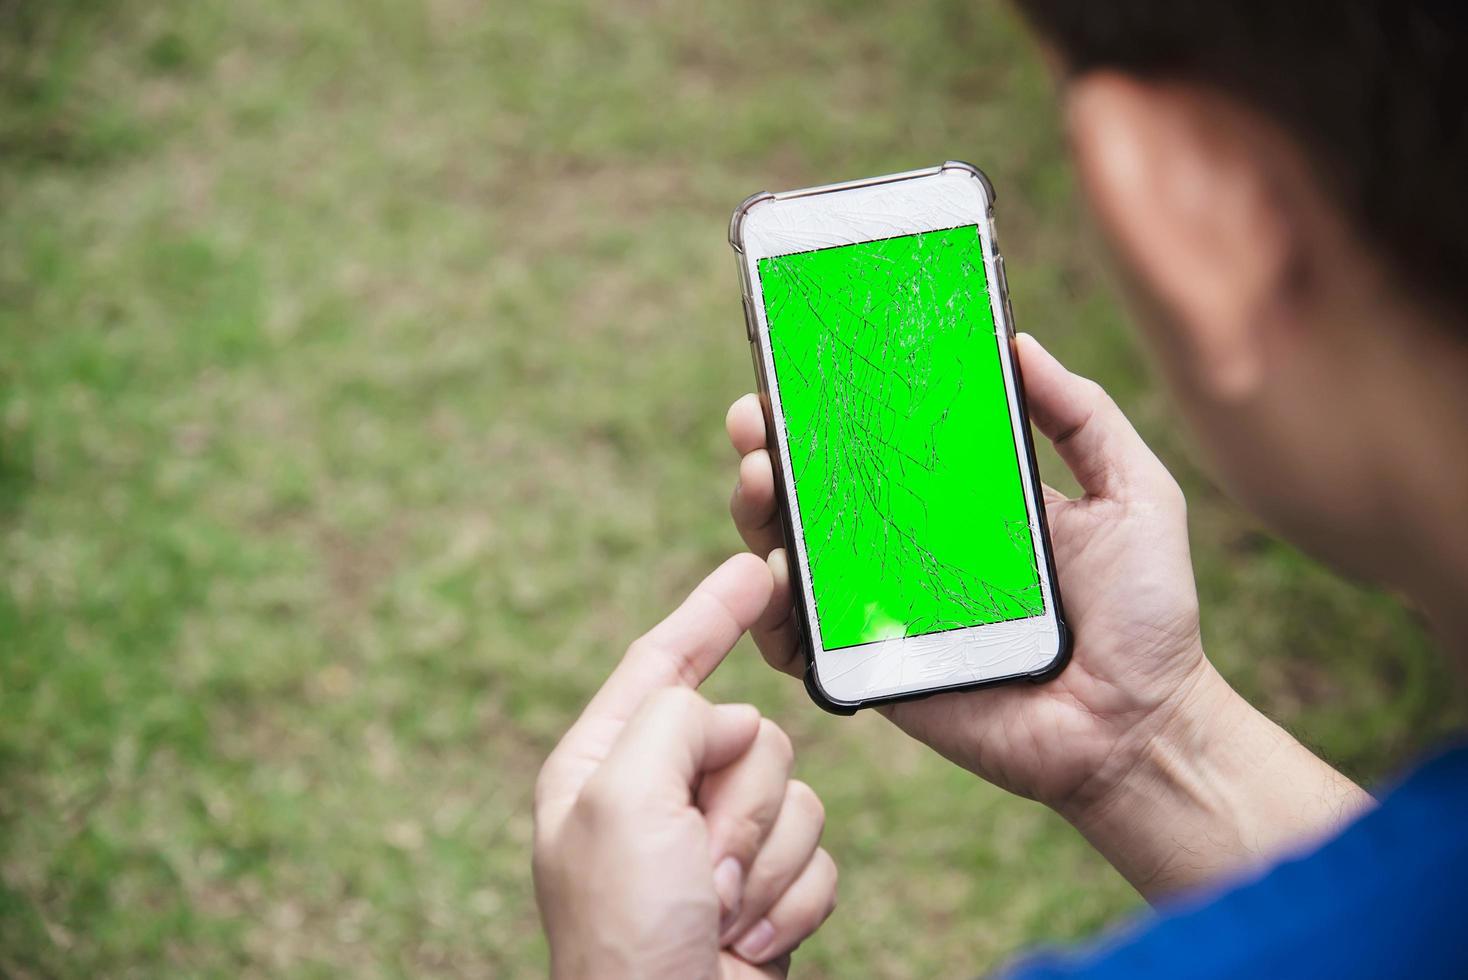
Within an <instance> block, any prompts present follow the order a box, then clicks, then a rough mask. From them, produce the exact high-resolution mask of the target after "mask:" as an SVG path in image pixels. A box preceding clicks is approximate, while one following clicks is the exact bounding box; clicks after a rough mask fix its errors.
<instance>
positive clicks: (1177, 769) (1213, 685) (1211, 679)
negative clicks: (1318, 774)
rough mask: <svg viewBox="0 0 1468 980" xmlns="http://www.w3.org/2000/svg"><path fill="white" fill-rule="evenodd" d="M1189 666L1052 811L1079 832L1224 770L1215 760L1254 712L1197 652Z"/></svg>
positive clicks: (1194, 788) (1201, 785) (1187, 791)
mask: <svg viewBox="0 0 1468 980" xmlns="http://www.w3.org/2000/svg"><path fill="white" fill-rule="evenodd" d="M1194 662H1195V664H1196V666H1195V667H1194V668H1193V669H1192V670H1190V671H1189V673H1188V675H1187V676H1186V677H1185V678H1184V679H1183V680H1182V682H1180V683H1179V684H1178V685H1177V686H1176V688H1175V689H1174V691H1173V693H1172V695H1171V696H1170V697H1168V698H1167V699H1166V700H1165V701H1163V702H1161V703H1159V704H1158V705H1157V706H1155V707H1153V708H1152V709H1150V710H1149V711H1147V712H1146V714H1145V716H1143V717H1140V718H1129V719H1127V720H1126V723H1125V730H1124V731H1123V732H1122V733H1120V734H1119V735H1118V736H1117V738H1116V741H1115V744H1114V745H1113V746H1112V748H1111V751H1110V752H1108V754H1107V755H1106V757H1105V758H1104V759H1103V760H1101V762H1100V764H1099V765H1098V766H1097V767H1096V770H1095V772H1093V773H1092V774H1091V776H1090V778H1089V779H1087V780H1086V781H1085V782H1084V783H1082V784H1081V785H1080V786H1079V787H1078V788H1077V789H1076V790H1075V791H1074V792H1072V793H1070V794H1069V795H1068V796H1067V797H1066V798H1065V799H1063V800H1059V801H1055V802H1052V803H1051V808H1052V809H1054V810H1055V811H1056V812H1057V813H1059V814H1060V815H1061V816H1063V817H1065V819H1066V820H1068V821H1069V822H1070V823H1072V824H1074V825H1075V826H1076V827H1078V828H1080V829H1082V830H1084V828H1085V827H1087V826H1090V825H1093V824H1096V823H1099V822H1100V821H1102V820H1104V819H1108V818H1109V817H1110V815H1112V814H1115V813H1117V812H1118V811H1122V812H1125V811H1129V810H1133V809H1135V808H1137V807H1139V806H1146V805H1148V804H1149V803H1150V804H1152V805H1156V804H1159V803H1161V802H1163V801H1164V800H1167V799H1170V798H1174V797H1182V798H1188V797H1196V796H1199V795H1200V794H1202V793H1204V792H1206V789H1207V786H1206V775H1207V773H1208V771H1209V770H1211V769H1214V768H1216V767H1218V766H1223V765H1227V763H1226V761H1225V760H1221V759H1215V758H1213V756H1215V755H1216V754H1218V753H1219V751H1220V749H1221V748H1223V747H1225V746H1227V745H1228V743H1229V739H1230V736H1231V734H1232V733H1236V732H1237V731H1238V730H1239V729H1240V728H1242V727H1244V726H1246V725H1247V724H1248V722H1249V721H1250V720H1251V719H1250V718H1249V716H1250V715H1251V714H1252V715H1258V712H1256V711H1255V710H1254V708H1253V707H1251V706H1250V705H1249V704H1248V702H1246V701H1244V699H1243V698H1241V697H1240V696H1239V695H1238V693H1237V692H1235V691H1234V689H1233V688H1232V687H1230V686H1229V684H1228V682H1227V681H1226V680H1224V678H1223V676H1222V675H1221V674H1219V673H1218V671H1217V670H1215V669H1214V667H1213V665H1212V664H1210V663H1209V662H1208V660H1207V658H1206V657H1205V656H1203V654H1202V652H1201V650H1200V651H1199V652H1198V653H1197V655H1196V658H1195V661H1194ZM1259 717H1262V716H1259ZM1198 802H1202V801H1198Z"/></svg>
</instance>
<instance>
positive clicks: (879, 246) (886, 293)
mask: <svg viewBox="0 0 1468 980" xmlns="http://www.w3.org/2000/svg"><path fill="white" fill-rule="evenodd" d="M758 272H759V277H760V283H761V286H762V290H763V294H764V304H765V314H766V320H767V322H768V324H769V335H770V342H771V353H772V359H773V362H774V366H775V371H776V376H777V380H778V383H779V387H780V401H781V404H782V407H783V414H784V424H785V427H786V439H787V443H788V446H789V454H790V464H791V473H792V477H793V482H794V484H795V497H796V506H797V507H798V509H799V514H800V524H801V529H802V535H803V537H804V540H805V550H806V554H807V565H808V570H809V576H810V588H811V590H812V592H813V594H814V598H815V606H816V615H817V618H818V620H819V627H820V634H821V637H822V645H823V646H824V647H825V649H827V650H836V649H842V648H847V647H855V646H860V645H862V644H866V643H872V642H875V641H879V640H887V639H892V638H895V637H903V636H921V635H925V634H930V633H941V632H945V631H948V630H954V629H961V628H964V627H970V626H980V625H984V624H989V623H998V622H1004V621H1008V620H1015V619H1025V618H1029V617H1033V616H1039V615H1042V614H1043V613H1044V611H1045V608H1044V606H1045V604H1044V596H1043V594H1042V591H1041V588H1040V578H1039V572H1038V569H1037V567H1036V561H1035V545H1034V540H1033V537H1032V533H1033V532H1032V529H1031V526H1030V523H1029V515H1028V511H1027V509H1026V503H1025V497H1024V487H1023V483H1022V482H1021V476H1020V468H1019V467H1020V452H1019V449H1018V448H1017V447H1016V445H1015V440H1014V429H1013V423H1012V421H1011V418H1010V412H1009V400H1008V397H1007V394H1006V391H1005V385H1004V376H1003V368H1002V365H1001V363H1000V359H999V344H1000V343H1001V339H1000V338H999V336H998V335H997V333H996V330H995V325H994V319H993V313H992V311H991V307H990V302H989V295H988V283H987V281H986V277H985V273H984V257H983V246H982V244H981V241H980V238H979V232H978V228H977V226H975V225H966V226H962V227H957V228H948V229H942V230H938V231H928V232H921V233H918V234H912V235H902V236H899V237H894V238H887V239H882V240H880V241H870V242H860V243H856V244H851V245H840V246H835V247H831V248H822V249H816V250H813V251H806V252H797V253H793V254H789V255H780V256H773V257H770V258H764V259H760V260H759V263H758Z"/></svg>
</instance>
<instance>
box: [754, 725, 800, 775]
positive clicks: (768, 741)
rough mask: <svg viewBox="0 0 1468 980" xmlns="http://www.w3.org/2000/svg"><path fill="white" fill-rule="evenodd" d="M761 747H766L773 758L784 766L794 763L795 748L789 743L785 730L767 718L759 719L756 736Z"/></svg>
mask: <svg viewBox="0 0 1468 980" xmlns="http://www.w3.org/2000/svg"><path fill="white" fill-rule="evenodd" d="M757 738H758V739H759V742H760V744H761V745H763V746H765V747H766V751H768V752H770V753H771V754H772V755H773V756H774V757H775V758H777V759H779V760H780V761H781V763H783V764H784V765H787V766H788V765H789V764H791V763H792V762H794V761H795V746H794V744H792V743H791V741H790V736H789V735H786V734H785V730H784V729H783V728H781V727H780V726H779V725H777V724H775V723H774V722H773V721H771V720H770V719H768V718H761V719H760V722H759V735H758V736H757Z"/></svg>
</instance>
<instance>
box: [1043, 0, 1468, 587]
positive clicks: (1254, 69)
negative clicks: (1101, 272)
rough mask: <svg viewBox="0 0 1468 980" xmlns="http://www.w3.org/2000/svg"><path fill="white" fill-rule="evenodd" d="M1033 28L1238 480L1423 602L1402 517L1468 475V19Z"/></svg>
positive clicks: (1320, 542) (1276, 512)
mask: <svg viewBox="0 0 1468 980" xmlns="http://www.w3.org/2000/svg"><path fill="white" fill-rule="evenodd" d="M1018 5H1019V7H1020V9H1021V10H1022V12H1023V13H1024V14H1025V15H1026V17H1027V18H1028V19H1029V20H1030V22H1031V23H1032V24H1033V25H1034V27H1035V28H1036V30H1037V31H1038V33H1039V35H1040V38H1041V41H1042V43H1043V44H1044V45H1045V47H1046V49H1047V50H1048V51H1049V53H1050V54H1052V55H1053V57H1054V59H1055V61H1056V63H1057V64H1058V66H1059V68H1060V71H1061V74H1062V76H1063V78H1064V89H1063V91H1064V99H1065V112H1066V119H1067V125H1068V129H1069V133H1070V137H1071V142H1072V145H1073V148H1074V151H1075V155H1076V161H1077V165H1078V168H1079V172H1080V178H1081V183H1082V186H1083V187H1084V189H1085V191H1086V194H1087V197H1088V198H1089V199H1090V202H1091V204H1092V206H1093V208H1094V210H1095V213H1096V215H1097V217H1098V219H1099V221H1100V223H1101V226H1102V228H1103V230H1104V232H1105V234H1106V235H1107V237H1108V238H1109V239H1110V240H1111V242H1112V243H1113V245H1114V246H1115V247H1116V251H1117V252H1118V254H1119V257H1120V259H1121V264H1122V267H1123V270H1124V274H1125V276H1126V278H1127V279H1128V281H1129V284H1130V285H1131V286H1132V287H1133V288H1134V292H1135V295H1136V297H1137V299H1138V300H1139V302H1140V303H1141V305H1142V306H1143V307H1144V310H1145V313H1146V315H1145V316H1144V321H1145V322H1146V324H1147V327H1148V331H1147V332H1148V335H1149V338H1150V339H1151V341H1152V346H1153V348H1154V350H1155V352H1156V353H1157V354H1158V357H1159V360H1160V362H1161V364H1162V366H1163V368H1164V370H1165V372H1166V374H1167V376H1168V378H1169V380H1170V382H1171V383H1172V385H1173V388H1174V390H1175V392H1176V394H1177V396H1178V398H1179V401H1180V403H1181V405H1182V407H1183V409H1184V411H1185V412H1186V414H1187V415H1188V416H1189V419H1190V421H1191V422H1192V423H1193V425H1194V428H1195V430H1196V432H1197V434H1198V435H1199V437H1200V440H1201V441H1202V443H1203V444H1204V448H1205V450H1206V451H1207V453H1208V455H1209V457H1210V459H1211V461H1212V462H1213V464H1214V466H1215V467H1216V469H1217V471H1218V475H1219V476H1220V478H1221V479H1222V480H1223V482H1224V483H1225V484H1226V485H1227V486H1229V488H1230V489H1231V490H1232V491H1233V492H1234V493H1235V494H1236V495H1238V496H1239V497H1240V498H1241V499H1242V500H1244V501H1245V502H1246V503H1248V504H1249V505H1250V506H1252V507H1254V508H1255V509H1256V510H1258V511H1259V512H1260V513H1261V515H1263V516H1264V517H1265V518H1266V519H1267V520H1269V521H1271V522H1272V523H1274V524H1275V525H1276V526H1278V527H1280V528H1281V530H1283V531H1285V532H1286V533H1289V534H1290V535H1292V536H1293V537H1295V538H1297V539H1298V540H1300V541H1301V542H1302V543H1303V544H1305V545H1306V546H1307V547H1310V548H1312V549H1313V550H1315V551H1317V552H1319V553H1322V554H1323V555H1325V556H1327V557H1329V558H1331V559H1333V560H1335V561H1337V562H1339V563H1341V564H1344V565H1346V566H1348V567H1351V568H1353V569H1355V570H1357V571H1359V572H1362V573H1364V574H1369V575H1373V576H1377V577H1384V578H1387V579H1389V580H1393V581H1394V584H1398V585H1404V586H1409V587H1410V586H1411V585H1413V584H1414V583H1412V582H1411V581H1409V580H1410V579H1411V577H1412V575H1411V573H1410V571H1409V570H1408V569H1406V568H1405V567H1402V568H1399V567H1395V565H1396V564H1401V563H1400V562H1399V561H1398V557H1397V556H1394V555H1393V554H1392V551H1393V548H1394V547H1395V549H1396V550H1397V551H1400V550H1401V549H1402V548H1403V546H1406V547H1410V546H1411V545H1412V544H1413V543H1414V542H1410V541H1407V540H1405V539H1404V536H1405V535H1406V534H1407V533H1408V532H1407V529H1405V528H1403V527H1398V526H1396V525H1399V524H1402V523H1404V522H1405V521H1407V520H1408V518H1407V517H1406V516H1404V513H1403V507H1402V504H1403V501H1404V497H1405V496H1406V495H1410V494H1414V493H1416V492H1417V486H1418V484H1421V485H1422V488H1421V489H1422V492H1423V493H1424V494H1427V495H1429V496H1432V495H1433V494H1434V491H1433V490H1432V488H1431V487H1430V486H1428V483H1429V478H1437V479H1441V478H1443V477H1444V476H1447V477H1448V478H1449V479H1458V480H1461V479H1462V478H1463V477H1464V476H1468V474H1465V473H1464V471H1463V469H1462V468H1461V464H1458V465H1460V468H1459V469H1458V470H1457V471H1456V472H1455V473H1453V474H1445V473H1443V472H1441V471H1440V472H1439V473H1437V474H1432V473H1428V472H1425V469H1426V468H1427V467H1428V466H1429V461H1430V460H1432V459H1433V458H1434V455H1436V456H1437V457H1438V458H1442V457H1443V456H1445V455H1452V456H1458V457H1461V456H1463V455H1464V454H1465V452H1468V447H1465V445H1464V444H1463V440H1464V424H1465V421H1468V420H1465V418H1464V413H1465V411H1468V401H1465V400H1464V396H1465V394H1468V315H1465V314H1468V234H1465V229H1468V188H1465V187H1464V181H1465V180H1468V12H1465V9H1464V8H1463V7H1460V6H1459V5H1458V4H1457V3H1456V2H1453V0H1440V2H1428V0H1393V2H1385V0H1359V2H1349V0H1348V2H1343V3H1337V4H1300V3H1280V2H1277V0H1193V2H1188V0H1109V2H1096V0H1018ZM1445 441H1447V442H1448V444H1444V443H1445ZM1407 484H1411V485H1412V487H1413V488H1414V489H1412V490H1410V491H1408V490H1405V489H1404V488H1405V487H1406V486H1407ZM1458 486H1459V487H1460V488H1461V487H1462V486H1463V484H1462V483H1458ZM1449 489H1451V488H1449ZM1441 503H1442V501H1435V502H1434V503H1432V505H1431V506H1434V507H1436V506H1440V505H1441Z"/></svg>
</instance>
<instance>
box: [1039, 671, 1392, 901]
mask: <svg viewBox="0 0 1468 980" xmlns="http://www.w3.org/2000/svg"><path fill="white" fill-rule="evenodd" d="M1137 760H1138V761H1137V762H1136V763H1135V764H1134V765H1132V766H1131V767H1130V768H1129V770H1128V771H1127V772H1125V773H1123V774H1119V776H1118V777H1117V779H1116V782H1115V783H1114V785H1112V786H1111V787H1110V788H1108V789H1107V790H1106V791H1105V792H1104V793H1101V794H1099V795H1098V796H1096V797H1095V798H1094V799H1091V800H1089V801H1085V802H1084V803H1078V804H1077V805H1075V806H1073V807H1071V808H1064V807H1063V808H1061V812H1062V813H1063V814H1064V815H1065V816H1066V817H1067V818H1068V819H1070V821H1071V822H1072V823H1073V824H1075V826H1076V827H1077V829H1079V830H1080V831H1081V833H1083V834H1084V835H1085V836H1086V838H1087V839H1088V840H1090V841H1091V843H1092V844H1094V845H1095V846H1096V848H1097V849H1098V850H1099V851H1100V852H1101V853H1102V854H1103V855H1104V856H1105V857H1106V858H1107V860H1109V861H1110V862H1111V863H1112V865H1114V866H1115V867H1116V869H1117V870H1118V871H1120V872H1121V873H1122V875H1123V876H1125V877H1126V879H1127V880H1128V881H1130V882H1131V883H1132V885H1133V886H1135V887H1136V889H1137V890H1138V891H1140V892H1141V893H1142V894H1143V895H1144V896H1146V897H1147V898H1148V899H1149V900H1152V901H1155V900H1157V899H1159V898H1162V897H1165V896H1166V895H1168V894H1171V893H1174V892H1178V891H1183V890H1186V889H1189V888H1192V887H1196V886H1200V885H1205V884H1207V883H1209V882H1211V881H1214V880H1216V879H1219V878H1221V877H1227V876H1231V875H1234V874H1238V873H1241V872H1243V871H1246V870H1247V869H1249V868H1250V867H1253V866H1256V865H1258V864H1261V863H1263V862H1265V861H1268V860H1270V859H1272V858H1274V857H1277V856H1279V855H1281V854H1283V853H1286V852H1288V851H1290V850H1293V849H1296V848H1299V847H1302V846H1305V845H1307V844H1310V843H1312V842H1314V841H1317V840H1320V839H1322V838H1324V837H1327V836H1329V835H1330V834H1331V833H1332V832H1333V831H1334V830H1336V829H1337V828H1339V827H1340V826H1341V825H1343V824H1344V823H1346V822H1349V821H1350V820H1351V819H1352V818H1354V817H1355V816H1356V815H1357V814H1358V813H1360V812H1361V811H1362V810H1364V809H1366V808H1368V807H1370V806H1371V805H1372V803H1373V801H1372V799H1371V797H1370V796H1369V795H1368V794H1367V793H1366V792H1365V791H1363V790H1362V789H1361V788H1360V787H1358V786H1357V785H1356V784H1355V783H1353V782H1351V781H1350V780H1349V779H1347V778H1346V777H1344V776H1342V775H1341V774H1340V773H1338V772H1337V771H1336V770H1335V769H1333V768H1331V767H1330V766H1329V765H1327V764H1326V763H1325V762H1324V761H1322V760H1321V759H1320V758H1318V757H1317V756H1315V755H1314V754H1313V753H1311V752H1310V751H1309V750H1308V749H1306V748H1305V747H1304V746H1303V745H1301V744H1300V743H1299V742H1298V741H1296V740H1295V739H1294V738H1293V737H1292V736H1291V735H1290V734H1289V733H1288V732H1286V731H1285V730H1284V729H1282V728H1280V727H1279V726H1278V725H1276V724H1275V723H1274V722H1272V721H1270V720H1269V719H1268V718H1266V717H1265V716H1264V715H1263V714H1261V713H1260V712H1259V711H1257V710H1255V709H1254V707H1253V706H1251V705H1250V704H1249V703H1248V702H1246V701H1245V700H1244V699H1243V698H1241V697H1239V695H1238V694H1237V693H1236V692H1235V691H1234V690H1233V689H1232V688H1230V687H1229V686H1228V684H1227V683H1226V682H1225V681H1224V680H1223V679H1222V678H1221V677H1219V676H1218V675H1217V673H1216V672H1214V671H1213V669H1212V668H1211V667H1208V668H1207V671H1206V673H1205V675H1204V676H1202V677H1201V678H1200V679H1199V681H1198V683H1197V684H1196V685H1195V689H1194V690H1193V691H1191V692H1190V693H1189V695H1188V697H1187V699H1186V701H1185V703H1183V704H1180V706H1179V709H1178V711H1177V713H1176V715H1175V717H1174V718H1173V719H1172V720H1171V721H1170V723H1169V724H1168V725H1166V726H1164V727H1162V728H1160V729H1159V730H1158V731H1157V732H1156V733H1154V734H1151V735H1149V736H1148V737H1147V741H1146V745H1145V747H1144V748H1143V749H1142V750H1141V751H1140V752H1139V753H1138V756H1137Z"/></svg>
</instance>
